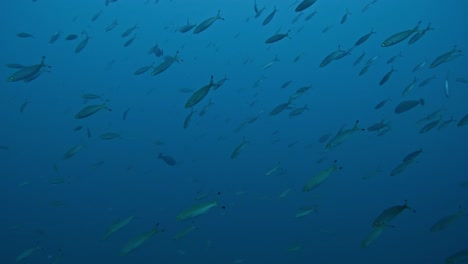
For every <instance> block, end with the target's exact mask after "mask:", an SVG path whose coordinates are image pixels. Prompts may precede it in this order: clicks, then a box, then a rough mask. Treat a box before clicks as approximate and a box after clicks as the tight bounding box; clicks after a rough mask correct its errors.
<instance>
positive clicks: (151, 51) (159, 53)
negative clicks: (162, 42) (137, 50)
mask: <svg viewBox="0 0 468 264" xmlns="http://www.w3.org/2000/svg"><path fill="white" fill-rule="evenodd" d="M148 54H154V56H156V57H158V58H159V57H161V56H163V55H164V51H163V50H162V49H160V48H159V45H158V43H156V44H154V46H153V47H151V48H150V49H149V50H148Z"/></svg>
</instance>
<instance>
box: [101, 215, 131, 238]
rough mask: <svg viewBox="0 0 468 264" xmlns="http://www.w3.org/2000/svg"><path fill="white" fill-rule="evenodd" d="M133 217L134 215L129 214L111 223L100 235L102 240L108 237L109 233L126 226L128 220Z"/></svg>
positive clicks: (111, 233)
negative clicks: (102, 234)
mask: <svg viewBox="0 0 468 264" xmlns="http://www.w3.org/2000/svg"><path fill="white" fill-rule="evenodd" d="M133 218H135V216H133V215H131V216H129V217H127V218H124V219H122V220H119V221H117V222H115V223H113V224H112V225H111V226H110V227H109V228H108V229H107V231H106V233H105V234H104V236H103V237H102V239H103V240H106V239H108V238H109V237H110V236H111V235H113V234H114V233H115V232H117V231H119V230H120V229H122V228H124V227H125V226H127V225H128V224H130V222H132V220H133Z"/></svg>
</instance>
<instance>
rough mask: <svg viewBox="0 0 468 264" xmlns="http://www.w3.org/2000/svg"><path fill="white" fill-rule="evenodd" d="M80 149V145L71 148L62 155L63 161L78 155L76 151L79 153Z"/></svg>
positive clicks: (81, 146)
mask: <svg viewBox="0 0 468 264" xmlns="http://www.w3.org/2000/svg"><path fill="white" fill-rule="evenodd" d="M82 148H83V145H81V144H80V145H76V146H74V147H72V148H71V149H69V150H68V151H67V152H65V154H63V159H64V160H65V159H69V158H71V157H73V156H75V154H76V153H78V151H80V150H81V149H82Z"/></svg>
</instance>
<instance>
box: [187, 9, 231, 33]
mask: <svg viewBox="0 0 468 264" xmlns="http://www.w3.org/2000/svg"><path fill="white" fill-rule="evenodd" d="M218 19H219V20H224V18H222V17H221V10H218V14H217V15H216V16H214V17H211V18H208V19H206V20H205V21H203V22H201V23H200V24H199V25H198V26H196V27H195V29H194V30H193V34H199V33H201V32H203V31H205V30H206V29H207V28H209V27H210V26H211V25H212V24H213V23H214V22H215V21H216V20H218Z"/></svg>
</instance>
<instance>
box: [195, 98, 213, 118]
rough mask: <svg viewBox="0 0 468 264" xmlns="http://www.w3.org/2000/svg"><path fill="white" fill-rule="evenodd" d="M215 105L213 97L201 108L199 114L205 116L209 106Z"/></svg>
mask: <svg viewBox="0 0 468 264" xmlns="http://www.w3.org/2000/svg"><path fill="white" fill-rule="evenodd" d="M212 105H214V103H213V102H211V99H210V100H209V101H208V103H207V104H206V105H205V106H204V107H203V108H202V109H201V110H200V113H198V115H199V116H204V115H205V114H206V112H207V111H208V108H209V107H210V106H212Z"/></svg>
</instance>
